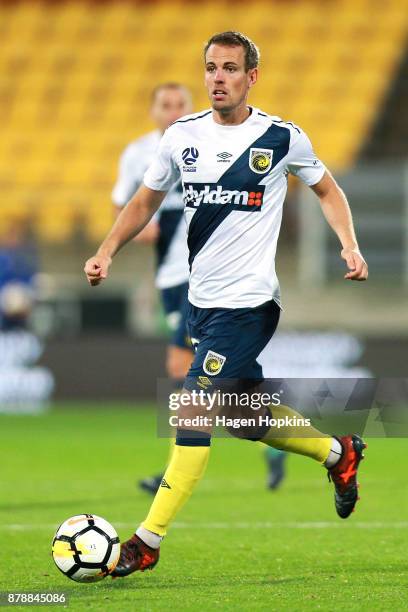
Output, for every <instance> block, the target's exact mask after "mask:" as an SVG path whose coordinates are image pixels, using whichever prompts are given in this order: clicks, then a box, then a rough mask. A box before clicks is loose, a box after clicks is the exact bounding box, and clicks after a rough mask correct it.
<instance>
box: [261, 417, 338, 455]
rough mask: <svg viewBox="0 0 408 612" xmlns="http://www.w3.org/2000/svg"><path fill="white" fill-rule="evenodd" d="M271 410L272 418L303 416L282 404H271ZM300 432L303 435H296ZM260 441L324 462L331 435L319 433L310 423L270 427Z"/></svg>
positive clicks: (328, 450) (329, 446)
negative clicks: (307, 425)
mask: <svg viewBox="0 0 408 612" xmlns="http://www.w3.org/2000/svg"><path fill="white" fill-rule="evenodd" d="M271 412H272V417H273V418H274V419H279V418H285V417H288V418H292V417H297V418H303V417H302V415H300V414H299V413H298V412H296V411H295V410H292V408H289V407H288V406H283V405H280V406H273V407H272V408H271ZM300 433H301V434H302V436H303V437H301V438H299V437H296V436H299V434H300ZM277 436H279V437H277ZM261 442H263V443H264V444H267V445H268V446H273V447H274V448H279V449H280V450H284V451H288V452H290V453H297V454H298V455H305V456H306V457H311V458H312V459H316V461H319V462H320V463H324V461H326V459H327V457H328V456H329V453H330V449H331V445H332V437H331V436H328V435H327V434H323V433H321V432H320V431H318V430H317V429H315V428H314V427H312V425H310V426H309V427H305V426H302V427H296V426H293V427H281V428H280V429H277V428H274V427H271V429H270V430H269V431H268V433H267V434H266V436H265V437H264V438H262V440H261Z"/></svg>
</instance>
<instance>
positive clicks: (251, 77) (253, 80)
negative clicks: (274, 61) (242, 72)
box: [248, 68, 258, 87]
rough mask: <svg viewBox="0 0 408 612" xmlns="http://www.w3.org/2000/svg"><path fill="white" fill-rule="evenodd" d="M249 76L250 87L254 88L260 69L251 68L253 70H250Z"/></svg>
mask: <svg viewBox="0 0 408 612" xmlns="http://www.w3.org/2000/svg"><path fill="white" fill-rule="evenodd" d="M248 76H249V83H248V85H249V87H252V86H253V85H255V83H256V82H257V80H258V68H251V70H249V72H248Z"/></svg>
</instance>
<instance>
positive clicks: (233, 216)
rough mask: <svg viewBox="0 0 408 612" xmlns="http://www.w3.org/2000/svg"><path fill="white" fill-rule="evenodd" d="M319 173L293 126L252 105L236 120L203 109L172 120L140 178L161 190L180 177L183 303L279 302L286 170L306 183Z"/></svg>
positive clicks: (302, 135)
mask: <svg viewBox="0 0 408 612" xmlns="http://www.w3.org/2000/svg"><path fill="white" fill-rule="evenodd" d="M324 172H325V167H324V165H323V164H322V163H321V161H320V160H319V159H317V157H316V155H315V154H314V152H313V149H312V145H311V143H310V141H309V139H308V137H307V136H306V134H305V133H304V132H303V131H302V130H301V129H300V128H298V127H297V126H296V125H294V124H292V123H290V122H284V121H281V120H280V119H279V118H278V117H272V116H270V115H267V114H266V113H263V112H261V111H260V110H258V109H256V108H252V109H251V114H250V116H249V117H248V119H247V120H246V121H244V122H243V123H241V124H240V125H220V124H218V123H216V122H215V121H214V119H213V116H212V111H211V110H208V111H204V112H201V113H196V114H194V115H188V116H186V117H183V118H182V119H180V120H179V121H176V122H175V123H173V124H172V125H171V126H170V127H169V128H168V130H166V132H165V134H164V135H163V137H162V140H161V143H160V147H159V150H158V154H157V155H156V156H155V159H154V161H153V163H152V165H151V166H150V168H149V169H148V170H147V172H146V174H145V176H144V179H143V180H144V183H145V185H146V186H147V187H150V188H151V189H155V190H158V191H161V190H166V189H167V188H168V187H169V186H170V185H172V183H173V181H174V180H175V177H177V176H178V175H179V174H181V178H182V181H183V194H184V204H185V216H186V221H187V226H188V240H187V242H188V247H189V264H190V288H189V300H190V302H191V303H192V304H193V305H195V306H198V307H200V308H242V307H255V306H258V305H260V304H262V303H263V302H266V301H268V300H270V299H274V300H276V302H278V304H280V291H279V282H278V279H277V276H276V272H275V253H276V246H277V241H278V235H279V230H280V225H281V219H282V205H283V201H284V199H285V195H286V190H287V175H288V173H291V174H294V175H296V176H298V177H299V178H300V179H301V180H302V181H304V182H305V183H306V184H307V185H314V184H316V183H318V182H319V180H320V179H321V178H322V176H323V174H324Z"/></svg>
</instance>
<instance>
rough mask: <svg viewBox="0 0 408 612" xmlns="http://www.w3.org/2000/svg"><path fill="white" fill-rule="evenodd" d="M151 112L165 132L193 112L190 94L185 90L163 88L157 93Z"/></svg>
mask: <svg viewBox="0 0 408 612" xmlns="http://www.w3.org/2000/svg"><path fill="white" fill-rule="evenodd" d="M151 112H152V117H153V119H154V121H155V122H156V123H157V125H158V127H159V128H160V129H161V130H162V131H163V132H164V130H166V129H167V128H168V127H169V125H171V124H172V123H173V122H174V121H177V119H180V117H182V116H183V115H188V114H189V113H191V112H192V106H191V97H190V94H189V93H188V91H187V90H186V89H183V88H180V89H177V88H170V87H169V88H166V87H163V89H159V91H158V92H157V93H156V96H155V99H154V101H153V105H152V111H151Z"/></svg>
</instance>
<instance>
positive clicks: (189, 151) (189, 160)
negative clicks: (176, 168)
mask: <svg viewBox="0 0 408 612" xmlns="http://www.w3.org/2000/svg"><path fill="white" fill-rule="evenodd" d="M198 156H199V152H198V149H196V148H195V147H187V148H186V149H184V151H183V152H182V154H181V157H182V159H183V162H184V163H185V166H184V168H183V170H184V171H185V172H196V168H192V166H194V164H195V163H196V161H197V159H198Z"/></svg>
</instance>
